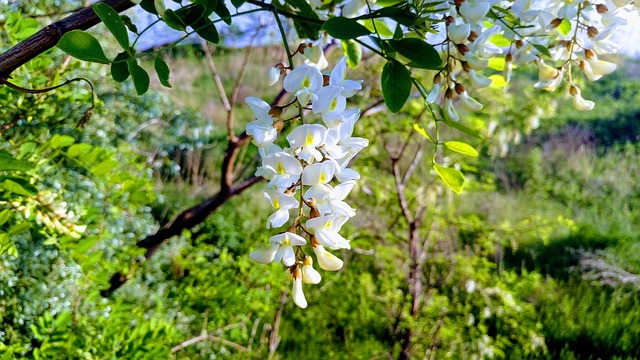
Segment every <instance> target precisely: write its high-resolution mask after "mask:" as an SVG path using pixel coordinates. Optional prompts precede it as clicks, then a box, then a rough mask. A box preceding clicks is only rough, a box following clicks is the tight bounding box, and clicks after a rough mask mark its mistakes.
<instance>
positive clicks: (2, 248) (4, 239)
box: [0, 231, 18, 258]
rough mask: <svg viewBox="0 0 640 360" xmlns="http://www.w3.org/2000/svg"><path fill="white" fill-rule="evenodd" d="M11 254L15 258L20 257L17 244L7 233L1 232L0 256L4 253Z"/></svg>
mask: <svg viewBox="0 0 640 360" xmlns="http://www.w3.org/2000/svg"><path fill="white" fill-rule="evenodd" d="M5 252H6V253H7V254H9V256H12V257H14V258H17V257H18V249H16V244H15V243H14V242H13V240H11V238H10V237H9V235H8V234H7V233H5V232H2V231H0V255H2V254H4V253H5Z"/></svg>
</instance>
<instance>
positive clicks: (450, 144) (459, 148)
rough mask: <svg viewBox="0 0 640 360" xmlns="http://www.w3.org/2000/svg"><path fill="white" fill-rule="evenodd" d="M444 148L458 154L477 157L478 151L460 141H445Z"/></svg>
mask: <svg viewBox="0 0 640 360" xmlns="http://www.w3.org/2000/svg"><path fill="white" fill-rule="evenodd" d="M444 147H446V148H447V149H449V150H451V151H455V152H457V153H460V154H464V155H468V156H474V157H477V156H478V151H477V150H476V149H474V148H473V147H472V146H471V145H469V144H465V143H463V142H460V141H447V142H445V143H444Z"/></svg>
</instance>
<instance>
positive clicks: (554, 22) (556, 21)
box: [550, 18, 562, 29]
mask: <svg viewBox="0 0 640 360" xmlns="http://www.w3.org/2000/svg"><path fill="white" fill-rule="evenodd" d="M560 24H562V19H560V18H555V19H553V20H551V24H550V25H551V27H552V28H554V29H555V28H557V27H558V26H560Z"/></svg>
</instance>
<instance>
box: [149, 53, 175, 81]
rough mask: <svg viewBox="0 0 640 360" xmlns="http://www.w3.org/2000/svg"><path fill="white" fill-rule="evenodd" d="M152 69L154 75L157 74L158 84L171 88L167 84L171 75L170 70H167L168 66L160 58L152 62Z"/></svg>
mask: <svg viewBox="0 0 640 360" xmlns="http://www.w3.org/2000/svg"><path fill="white" fill-rule="evenodd" d="M153 67H154V68H155V69H156V73H157V74H158V79H159V80H160V84H162V86H164V87H168V88H170V87H171V84H169V75H170V74H171V70H170V69H169V65H167V63H166V62H165V61H164V60H162V58H161V57H160V56H156V58H155V60H154V61H153Z"/></svg>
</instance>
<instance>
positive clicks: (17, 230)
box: [8, 222, 31, 236]
mask: <svg viewBox="0 0 640 360" xmlns="http://www.w3.org/2000/svg"><path fill="white" fill-rule="evenodd" d="M29 228H31V224H29V223H28V222H21V223H18V224H15V225H13V226H12V227H11V229H9V231H8V234H9V236H14V235H20V234H22V233H24V232H26V231H27V230H29Z"/></svg>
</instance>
